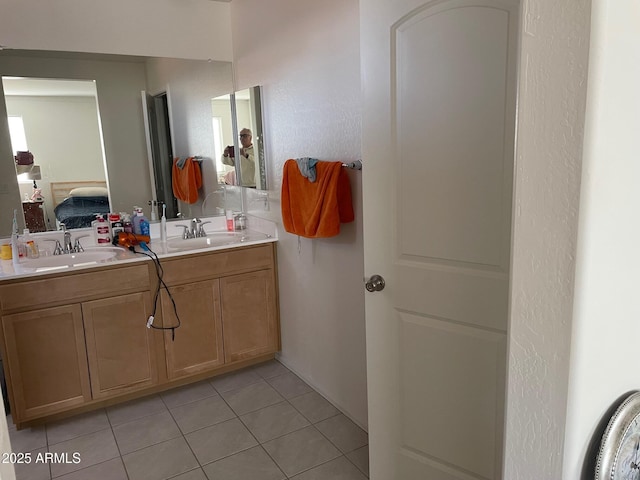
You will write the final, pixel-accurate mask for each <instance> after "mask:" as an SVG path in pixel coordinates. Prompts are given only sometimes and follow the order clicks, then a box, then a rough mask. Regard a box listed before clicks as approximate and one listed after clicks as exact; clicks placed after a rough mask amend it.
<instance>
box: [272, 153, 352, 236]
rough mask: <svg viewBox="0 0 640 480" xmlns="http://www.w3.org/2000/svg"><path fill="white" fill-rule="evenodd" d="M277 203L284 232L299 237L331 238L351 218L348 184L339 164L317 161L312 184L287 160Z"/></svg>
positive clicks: (294, 163)
mask: <svg viewBox="0 0 640 480" xmlns="http://www.w3.org/2000/svg"><path fill="white" fill-rule="evenodd" d="M280 200H281V205H282V222H283V224H284V228H285V230H286V231H287V232H289V233H293V234H296V235H300V236H302V237H307V238H322V237H333V236H335V235H338V233H340V223H348V222H352V221H353V219H354V214H353V204H352V202H351V185H350V183H349V176H348V175H347V172H346V171H345V170H344V168H342V162H318V163H317V164H316V181H315V182H314V183H311V182H310V181H309V179H308V178H306V177H303V176H302V174H301V173H300V170H299V169H298V164H297V162H296V161H295V160H293V159H290V160H287V161H286V162H285V164H284V171H283V176H282V195H281V198H280Z"/></svg>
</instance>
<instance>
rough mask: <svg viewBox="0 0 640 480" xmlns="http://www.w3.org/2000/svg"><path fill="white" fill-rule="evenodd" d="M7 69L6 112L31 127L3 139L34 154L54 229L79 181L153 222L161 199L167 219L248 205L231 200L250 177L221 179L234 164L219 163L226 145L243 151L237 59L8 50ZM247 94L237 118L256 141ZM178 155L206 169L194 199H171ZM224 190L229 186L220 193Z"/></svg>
mask: <svg viewBox="0 0 640 480" xmlns="http://www.w3.org/2000/svg"><path fill="white" fill-rule="evenodd" d="M0 75H1V76H2V77H3V88H2V90H3V93H4V99H5V102H4V106H3V107H5V108H6V112H0V113H2V114H6V115H7V116H8V117H9V118H10V122H11V123H12V124H14V123H15V124H17V125H18V127H15V128H16V129H17V130H16V131H19V130H20V129H21V130H22V132H23V134H24V143H20V145H19V146H17V145H14V146H11V147H8V146H6V145H5V146H0V147H2V148H1V150H0V151H2V152H3V155H4V152H7V151H8V150H12V151H15V150H30V151H31V152H32V153H33V155H34V164H35V165H37V166H38V167H39V176H38V179H37V180H35V181H36V182H37V186H38V188H39V189H40V190H41V194H42V198H43V201H44V207H45V209H46V212H47V215H46V216H47V218H48V225H47V228H48V229H55V228H56V223H57V222H56V213H55V212H54V209H55V207H56V206H57V205H58V204H59V203H60V202H61V199H62V198H65V197H66V196H68V194H69V193H70V190H71V189H73V188H83V187H92V186H102V185H104V187H105V188H106V189H107V190H106V192H107V193H106V201H107V203H108V209H109V210H111V211H117V212H131V210H132V207H133V206H141V207H143V208H144V209H145V212H146V213H147V215H148V216H150V217H152V219H153V218H155V217H156V216H157V215H156V214H154V215H151V212H152V209H156V212H159V211H160V209H159V208H158V207H155V206H154V205H155V203H156V202H165V203H166V204H167V217H168V218H171V217H174V216H176V215H177V214H178V212H179V213H181V214H182V215H184V216H187V217H193V216H200V215H203V214H207V215H214V214H221V213H223V211H224V206H225V204H222V203H221V202H226V203H227V204H228V203H231V205H230V207H231V208H232V209H234V210H238V209H240V208H241V204H240V203H239V200H238V205H235V204H234V199H240V198H241V195H240V194H238V192H237V190H238V187H240V186H243V185H245V182H242V184H243V185H239V183H240V182H235V183H234V182H229V184H228V185H221V183H223V184H224V183H225V181H224V177H225V175H226V174H228V173H229V172H230V171H234V170H235V168H234V167H231V168H224V169H223V168H221V167H220V165H219V164H220V163H221V158H222V157H223V152H224V149H225V146H227V145H237V146H238V148H240V142H239V137H238V135H237V134H234V128H233V124H234V119H233V116H232V108H231V103H230V99H231V98H233V95H231V96H230V95H229V94H228V93H229V92H232V91H233V81H232V71H231V64H230V63H228V62H214V61H198V60H184V59H169V58H148V57H131V56H122V55H98V54H87V53H72V52H42V51H20V50H4V51H1V52H0ZM5 77H8V78H5ZM5 80H6V81H5ZM0 93H2V92H0ZM246 101H247V105H246V107H245V106H242V107H237V111H238V112H240V111H242V112H243V113H241V115H243V116H244V117H243V119H242V120H240V122H244V123H246V124H247V125H251V127H252V133H253V134H254V135H255V136H254V143H255V144H258V142H261V139H262V125H261V122H257V121H256V120H255V118H256V117H255V115H256V112H255V108H256V107H255V106H254V107H251V106H250V102H251V100H250V96H248V98H247V100H246ZM254 103H255V102H254ZM258 105H259V99H258ZM51 106H53V107H54V108H50V107H51ZM252 108H253V111H252V110H251V109H252ZM258 108H259V107H258ZM247 109H248V110H247ZM145 110H148V111H145ZM247 111H248V112H249V113H244V112H247ZM247 115H248V116H247ZM20 122H21V125H20ZM12 130H14V128H13V127H12ZM253 130H255V131H253ZM236 131H237V130H236ZM0 138H2V137H1V136H0ZM14 138H15V133H14V132H13V131H12V141H13V139H14ZM18 143H19V142H18ZM256 151H257V152H258V153H257V155H256V165H257V168H256V171H257V172H259V173H257V174H256V177H255V178H256V180H255V182H256V183H255V186H256V187H258V188H265V187H266V183H265V182H264V181H263V179H264V178H265V177H266V176H265V175H264V174H262V173H260V172H264V154H263V153H259V152H261V151H262V152H263V151H264V150H263V149H260V148H256ZM174 157H178V158H187V157H191V158H194V161H196V162H198V164H199V165H200V166H201V172H202V187H201V188H200V190H199V191H198V193H197V198H196V199H195V201H194V202H186V201H175V200H174V196H173V193H172V189H171V170H172V168H173V161H174V160H173V158H174ZM3 158H4V157H3ZM3 161H13V159H7V160H3ZM261 161H262V162H261ZM260 162H261V163H260ZM227 167H228V166H227ZM261 176H262V177H261ZM26 177H28V178H27V179H25V180H24V183H20V195H21V197H23V198H24V197H28V198H29V199H30V198H31V196H32V193H33V180H32V179H31V178H30V177H29V174H28V172H27V175H26ZM238 177H239V178H240V179H241V174H239V175H238ZM246 186H248V187H253V185H249V184H246ZM221 187H224V189H225V191H224V192H223V194H221V195H218V193H220V192H221ZM227 187H228V188H227ZM227 190H228V191H227ZM92 193H94V192H92ZM191 200H193V199H191ZM205 200H207V201H206V202H205V203H207V204H208V205H207V207H206V211H205V208H204V207H205V205H203V201H205ZM150 202H151V205H150ZM227 208H229V205H227ZM58 221H59V220H58Z"/></svg>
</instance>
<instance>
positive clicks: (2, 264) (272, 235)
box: [0, 217, 278, 283]
mask: <svg viewBox="0 0 640 480" xmlns="http://www.w3.org/2000/svg"><path fill="white" fill-rule="evenodd" d="M203 220H204V221H207V220H208V221H211V223H210V224H208V225H207V226H206V227H207V228H205V230H206V233H207V237H201V238H195V239H188V240H182V238H181V236H179V235H177V233H178V232H181V231H182V229H180V228H179V227H176V226H175V225H176V224H181V223H182V224H184V223H187V221H185V220H183V221H175V222H174V221H172V222H167V233H168V238H167V241H166V242H162V241H160V238H159V237H160V225H159V224H153V225H151V242H150V243H149V245H148V247H149V249H150V250H151V251H152V252H153V253H155V255H157V257H158V258H159V259H163V258H174V257H181V256H185V255H193V254H197V253H203V252H211V251H218V250H228V249H233V248H238V247H245V246H248V245H259V244H263V243H271V242H275V241H277V240H278V238H277V234H276V231H277V230H276V228H275V225H273V224H271V222H268V221H265V220H262V219H259V218H256V219H254V218H251V217H249V218H248V225H249V227H251V228H247V229H246V230H242V231H237V232H227V231H226V229H224V224H223V221H224V218H223V217H222V218H221V217H214V218H213V219H203ZM71 233H72V238H74V239H75V237H76V236H78V237H79V236H82V235H85V237H82V242H83V243H82V244H83V246H84V247H85V252H86V253H89V256H87V257H86V258H89V259H90V260H91V261H88V262H85V261H83V258H82V256H83V253H79V254H65V255H58V256H54V260H53V261H49V259H50V258H51V256H52V253H51V249H52V246H53V244H54V243H53V242H46V244H44V245H42V244H43V242H40V240H43V239H44V238H49V239H51V238H54V239H58V237H60V238H61V236H62V232H44V233H42V234H32V236H33V237H34V238H35V239H36V240H37V241H38V242H39V244H41V247H40V248H41V251H42V255H41V257H40V258H42V259H43V261H41V262H39V261H38V260H36V261H35V263H33V262H30V261H29V260H26V261H23V262H19V263H17V264H14V262H13V260H1V261H0V283H2V282H3V281H8V280H11V279H16V278H27V277H45V276H48V275H52V274H60V273H66V272H71V271H79V270H86V269H92V268H97V267H103V266H106V265H116V264H118V265H121V264H129V263H134V262H143V261H148V260H149V259H150V256H149V255H151V256H152V254H151V252H145V251H144V250H143V249H142V248H141V247H140V246H136V247H135V250H136V252H145V253H148V254H149V255H145V254H144V253H133V252H130V251H129V250H127V249H125V248H121V247H120V248H117V247H114V246H113V245H111V244H109V245H108V246H104V247H103V246H96V245H94V238H93V235H92V231H91V229H78V230H71ZM87 235H88V236H87ZM4 241H6V239H5V240H4ZM49 244H50V245H49ZM194 244H195V245H194ZM193 247H195V248H193ZM107 251H109V252H110V254H111V255H113V256H111V257H110V258H106V259H102V258H100V259H97V260H94V257H98V256H100V255H93V253H94V252H107ZM66 255H69V257H66ZM72 255H75V257H76V259H72V258H71V256H72ZM67 258H68V259H69V263H70V264H69V265H55V266H51V263H56V262H57V261H60V262H64V261H65V260H66V259H67ZM75 261H77V262H78V263H76V264H74V262H75Z"/></svg>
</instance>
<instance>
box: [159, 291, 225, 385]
mask: <svg viewBox="0 0 640 480" xmlns="http://www.w3.org/2000/svg"><path fill="white" fill-rule="evenodd" d="M169 291H170V292H171V295H172V297H173V300H174V301H175V307H176V310H177V312H178V316H179V318H180V327H179V328H177V329H175V337H173V335H172V332H171V331H170V330H165V331H164V344H165V351H166V359H167V377H168V378H169V379H170V380H171V379H174V378H179V377H184V376H187V375H192V374H195V373H200V372H204V371H207V370H211V369H214V368H215V367H218V366H220V365H222V364H223V363H224V354H223V344H222V320H221V318H220V286H219V280H208V281H203V282H197V283H192V284H188V285H181V286H177V287H171V288H170V289H169ZM161 299H162V323H163V325H164V326H172V325H177V319H176V314H175V311H174V307H173V303H172V302H171V298H170V297H169V295H168V294H167V292H166V291H165V290H162V292H161Z"/></svg>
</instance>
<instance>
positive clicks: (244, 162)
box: [222, 128, 256, 187]
mask: <svg viewBox="0 0 640 480" xmlns="http://www.w3.org/2000/svg"><path fill="white" fill-rule="evenodd" d="M252 139H253V136H252V134H251V130H249V129H248V128H243V129H242V130H240V145H242V146H241V148H240V174H241V175H242V185H243V186H245V187H255V186H256V163H255V158H254V154H253V143H252ZM230 153H231V152H230V151H229V147H227V148H225V149H224V154H223V155H222V163H224V164H225V165H231V166H235V164H236V159H235V158H234V157H232V156H231V155H230Z"/></svg>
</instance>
